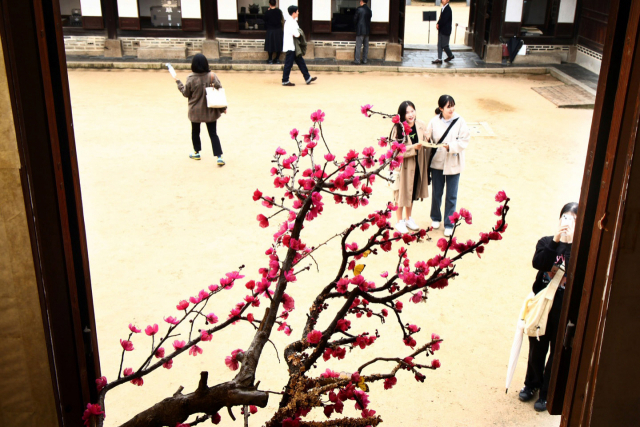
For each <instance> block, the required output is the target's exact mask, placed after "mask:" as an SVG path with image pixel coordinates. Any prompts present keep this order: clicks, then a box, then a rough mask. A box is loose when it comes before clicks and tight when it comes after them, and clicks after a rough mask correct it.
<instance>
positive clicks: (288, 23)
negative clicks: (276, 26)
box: [282, 6, 318, 86]
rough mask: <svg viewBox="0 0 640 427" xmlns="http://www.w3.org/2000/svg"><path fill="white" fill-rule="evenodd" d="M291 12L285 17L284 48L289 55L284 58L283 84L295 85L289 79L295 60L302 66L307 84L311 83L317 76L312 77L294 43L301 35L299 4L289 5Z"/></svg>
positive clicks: (301, 69) (299, 66)
mask: <svg viewBox="0 0 640 427" xmlns="http://www.w3.org/2000/svg"><path fill="white" fill-rule="evenodd" d="M287 12H289V16H287V17H286V18H285V22H284V39H283V43H282V45H283V47H282V48H283V50H284V51H285V52H287V56H285V58H284V69H283V70H282V86H295V83H291V82H290V81H289V75H290V74H291V68H293V63H294V62H295V63H296V64H297V65H298V68H300V72H301V73H302V75H303V76H304V81H305V82H306V83H307V84H311V82H314V81H316V80H317V79H318V78H317V77H311V74H309V70H308V69H307V64H306V63H305V62H304V58H303V57H302V55H296V45H295V43H294V40H293V39H294V38H298V37H300V27H298V22H297V21H298V15H299V14H300V12H299V11H298V6H289V8H288V9H287Z"/></svg>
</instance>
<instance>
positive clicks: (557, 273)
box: [520, 265, 564, 340]
mask: <svg viewBox="0 0 640 427" xmlns="http://www.w3.org/2000/svg"><path fill="white" fill-rule="evenodd" d="M551 272H552V273H554V275H553V278H552V279H551V282H549V284H548V285H547V287H546V288H544V289H543V290H541V291H540V292H538V293H537V294H535V295H533V292H531V294H529V296H528V297H527V299H525V300H524V304H523V305H522V309H521V310H520V320H523V321H524V333H525V334H526V335H528V336H530V337H537V338H538V340H539V339H540V337H541V336H542V335H544V334H545V333H546V331H547V319H548V318H549V312H550V311H551V306H552V305H553V299H554V297H555V295H556V291H557V290H558V286H559V285H560V282H561V281H562V279H563V277H564V265H560V266H554V268H553V269H552V270H551Z"/></svg>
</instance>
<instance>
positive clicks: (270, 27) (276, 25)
mask: <svg viewBox="0 0 640 427" xmlns="http://www.w3.org/2000/svg"><path fill="white" fill-rule="evenodd" d="M283 20H284V16H282V11H281V10H280V9H278V8H277V7H276V0H269V9H267V11H266V13H265V14H264V24H265V29H266V30H267V36H266V37H265V39H264V50H265V51H267V52H268V53H269V59H268V60H267V64H279V63H280V53H282V41H283V34H284V33H283V32H282V21H283ZM274 53H275V57H274V58H273V59H271V57H272V55H273V54H274Z"/></svg>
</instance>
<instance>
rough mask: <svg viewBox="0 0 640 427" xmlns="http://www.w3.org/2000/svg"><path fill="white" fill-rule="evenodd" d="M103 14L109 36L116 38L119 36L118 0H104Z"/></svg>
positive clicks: (109, 37)
mask: <svg viewBox="0 0 640 427" xmlns="http://www.w3.org/2000/svg"><path fill="white" fill-rule="evenodd" d="M101 4H102V16H103V17H104V25H105V27H106V28H107V38H108V39H111V40H115V39H116V38H117V37H118V34H117V33H118V3H117V0H102V3H101Z"/></svg>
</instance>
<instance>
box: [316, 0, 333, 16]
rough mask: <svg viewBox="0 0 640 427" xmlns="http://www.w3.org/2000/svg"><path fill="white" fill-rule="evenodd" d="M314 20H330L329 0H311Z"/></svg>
mask: <svg viewBox="0 0 640 427" xmlns="http://www.w3.org/2000/svg"><path fill="white" fill-rule="evenodd" d="M312 19H313V20H314V21H331V0H313V15H312Z"/></svg>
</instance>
